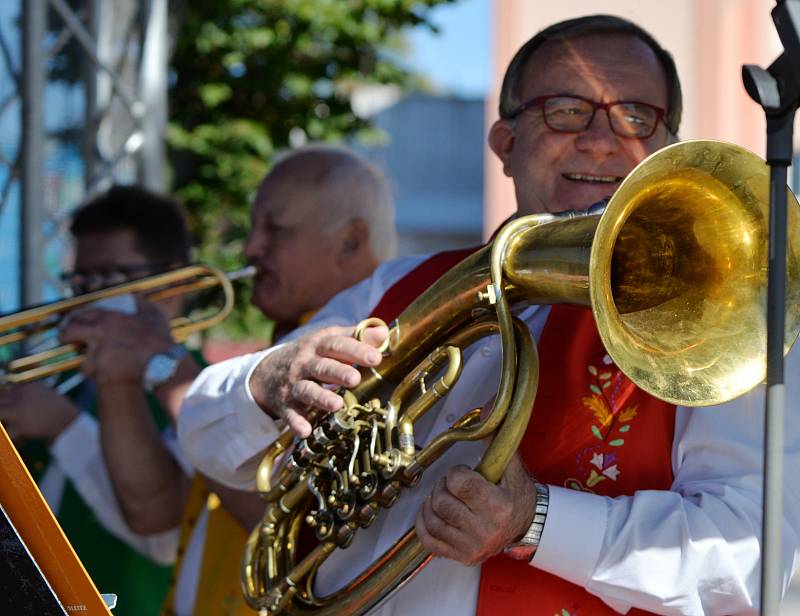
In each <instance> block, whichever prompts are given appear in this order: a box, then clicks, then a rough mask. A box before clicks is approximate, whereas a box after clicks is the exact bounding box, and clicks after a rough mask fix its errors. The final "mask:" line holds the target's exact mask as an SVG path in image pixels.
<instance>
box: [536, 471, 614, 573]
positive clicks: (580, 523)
mask: <svg viewBox="0 0 800 616" xmlns="http://www.w3.org/2000/svg"><path fill="white" fill-rule="evenodd" d="M607 518H608V504H607V502H606V499H605V497H602V496H597V495H596V494H589V493H588V492H579V491H577V490H568V489H566V488H559V487H555V486H550V503H549V505H548V510H547V520H546V521H545V524H544V532H543V533H542V539H541V541H540V542H539V547H538V548H537V550H536V554H535V555H534V557H533V559H532V560H531V565H532V566H534V567H536V568H537V569H541V570H542V571H547V572H548V573H552V574H553V575H555V576H558V577H560V578H563V579H565V580H567V581H569V582H572V583H573V584H577V585H578V586H580V587H582V588H585V587H586V585H587V584H588V583H589V579H590V577H591V574H592V571H594V568H595V565H596V564H597V560H598V558H599V556H600V549H601V547H602V545H603V536H604V534H605V530H606V520H607Z"/></svg>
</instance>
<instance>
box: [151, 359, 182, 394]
mask: <svg viewBox="0 0 800 616" xmlns="http://www.w3.org/2000/svg"><path fill="white" fill-rule="evenodd" d="M177 365H178V360H176V359H173V358H172V357H169V356H168V355H164V354H163V353H159V354H157V355H153V357H151V358H150V361H149V362H147V367H146V368H145V371H144V388H145V389H146V390H147V391H153V388H154V387H156V386H158V385H160V384H161V383H163V382H164V381H166V380H167V379H169V378H170V377H171V376H172V375H173V374H175V368H176V367H177Z"/></svg>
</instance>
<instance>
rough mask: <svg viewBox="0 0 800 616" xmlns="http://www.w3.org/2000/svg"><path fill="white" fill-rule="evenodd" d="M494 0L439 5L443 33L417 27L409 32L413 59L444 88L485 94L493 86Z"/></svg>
mask: <svg viewBox="0 0 800 616" xmlns="http://www.w3.org/2000/svg"><path fill="white" fill-rule="evenodd" d="M490 4H491V0H456V2H455V3H453V4H445V5H442V6H438V7H436V8H435V9H434V10H433V11H432V21H433V23H435V24H436V25H437V26H439V28H440V32H439V34H432V33H430V32H429V31H428V30H427V29H424V28H417V29H415V30H412V31H411V32H410V33H409V36H408V39H409V43H410V45H411V55H410V58H409V62H410V64H411V66H412V67H413V68H415V69H416V70H417V71H419V72H421V73H423V74H425V75H427V76H428V77H429V78H430V79H431V81H433V82H434V83H435V84H437V85H439V86H441V87H442V89H443V91H445V92H449V93H452V94H458V95H461V96H467V97H481V96H484V95H485V94H486V92H487V90H488V88H489V79H490V74H489V70H490V67H489V62H490V53H489V36H490V30H491V7H490Z"/></svg>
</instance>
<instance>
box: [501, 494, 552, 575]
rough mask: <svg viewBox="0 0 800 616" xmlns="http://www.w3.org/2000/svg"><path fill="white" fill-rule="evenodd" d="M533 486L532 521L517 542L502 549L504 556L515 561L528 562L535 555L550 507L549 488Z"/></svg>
mask: <svg viewBox="0 0 800 616" xmlns="http://www.w3.org/2000/svg"><path fill="white" fill-rule="evenodd" d="M534 486H535V488H536V504H535V510H534V513H533V521H532V522H531V525H530V526H529V527H528V530H526V531H525V534H524V535H523V536H522V537H521V538H520V539H519V540H518V541H515V542H514V543H511V544H509V545H507V546H506V547H505V548H504V549H503V553H504V554H506V555H507V556H510V557H511V558H514V559H517V560H528V561H530V559H531V558H533V555H534V554H536V549H537V548H538V547H539V541H541V539H542V532H543V531H544V524H545V521H546V520H547V509H548V508H549V506H550V488H549V487H547V485H546V484H542V483H539V482H538V481H536V482H535V484H534Z"/></svg>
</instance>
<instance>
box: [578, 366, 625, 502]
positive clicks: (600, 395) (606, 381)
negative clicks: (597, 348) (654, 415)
mask: <svg viewBox="0 0 800 616" xmlns="http://www.w3.org/2000/svg"><path fill="white" fill-rule="evenodd" d="M595 363H596V364H598V365H595ZM587 372H588V374H589V376H590V378H589V382H588V384H587V387H588V389H589V394H590V395H588V396H585V397H582V398H581V402H582V403H583V405H584V406H585V407H586V409H587V410H588V411H589V412H590V413H591V414H592V416H593V418H594V419H593V420H592V421H590V422H589V428H588V429H589V430H590V431H591V433H592V435H593V436H594V438H595V439H596V441H597V442H596V443H594V444H592V445H590V446H588V447H584V448H583V449H581V450H580V451H579V452H578V454H577V456H576V460H575V461H576V467H577V471H578V473H579V476H581V477H582V479H578V478H575V477H570V478H569V479H567V480H566V481H565V482H564V487H566V488H569V489H572V490H582V491H586V492H594V490H593V488H594V487H595V486H596V485H597V484H599V483H600V482H602V481H607V480H610V481H616V480H617V477H618V476H619V475H620V473H621V472H622V470H621V469H620V468H619V466H618V458H617V454H616V453H615V451H614V449H615V448H618V447H622V446H623V445H625V438H626V437H627V436H628V432H629V431H630V429H631V425H632V422H633V421H634V419H635V418H636V416H637V414H638V408H639V407H638V404H629V405H626V404H625V402H626V401H627V400H628V396H626V395H623V390H624V389H625V388H626V386H627V385H629V383H630V381H629V380H628V379H627V377H625V375H624V374H623V373H622V371H621V370H620V369H619V368H617V366H616V365H614V363H613V361H612V360H611V357H610V356H609V355H607V354H605V355H603V357H602V360H601V361H600V362H594V363H591V364H589V365H588V366H587Z"/></svg>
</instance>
